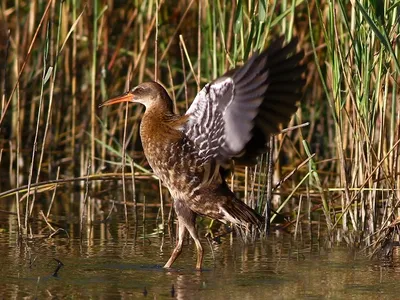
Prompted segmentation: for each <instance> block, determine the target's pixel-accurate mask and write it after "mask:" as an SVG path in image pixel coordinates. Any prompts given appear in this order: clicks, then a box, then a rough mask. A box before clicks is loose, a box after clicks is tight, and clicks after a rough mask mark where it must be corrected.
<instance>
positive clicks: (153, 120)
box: [102, 38, 305, 269]
mask: <svg viewBox="0 0 400 300" xmlns="http://www.w3.org/2000/svg"><path fill="white" fill-rule="evenodd" d="M283 41H284V39H283V38H281V39H279V40H277V41H275V42H274V43H273V44H272V45H271V46H270V47H269V48H268V49H267V50H265V51H264V52H262V53H261V54H257V53H256V54H254V55H253V56H252V57H251V58H250V59H249V60H248V61H247V62H246V63H245V64H244V65H243V66H241V67H239V68H237V69H235V70H232V71H229V72H227V73H226V74H225V75H223V76H222V77H220V78H218V79H216V80H215V81H213V82H211V83H208V84H207V85H206V86H205V87H204V88H203V89H202V90H201V91H200V92H199V94H198V95H197V96H196V98H195V99H194V101H193V103H192V105H191V106H190V108H189V109H188V111H187V112H186V114H185V115H184V116H179V115H176V114H174V112H173V104H172V100H171V99H170V97H169V96H168V94H167V92H166V91H165V89H164V88H163V87H162V86H161V85H160V84H158V83H156V82H146V83H142V84H140V85H139V86H137V87H135V88H134V89H132V90H131V91H130V92H128V93H126V94H125V95H123V96H121V97H118V98H114V99H111V100H108V101H107V102H105V103H103V104H102V105H109V104H114V103H119V102H124V101H130V102H138V103H142V104H143V105H145V106H146V111H145V113H144V115H143V120H142V123H141V126H140V135H141V139H142V143H143V149H144V153H145V155H146V157H147V160H148V162H149V164H150V166H151V167H152V169H153V171H154V173H155V174H156V175H157V176H158V177H159V178H160V179H161V180H162V182H163V183H164V184H165V186H166V187H167V188H168V189H169V191H170V193H171V195H172V197H173V199H174V207H175V211H176V213H177V217H178V241H177V245H176V247H175V249H174V251H173V253H172V255H171V258H170V259H169V261H168V262H167V263H166V265H165V267H166V268H169V267H171V265H172V263H173V262H174V261H175V259H176V258H177V257H178V256H179V254H180V252H181V250H182V242H183V238H184V235H185V231H186V230H188V231H189V233H190V235H191V236H192V238H193V239H194V241H195V243H196V248H197V253H198V257H197V264H196V268H198V269H200V268H201V265H202V259H203V249H202V246H201V244H200V241H199V238H198V235H197V232H196V229H195V219H196V216H197V215H203V216H207V217H210V218H213V219H216V220H219V221H221V222H224V223H226V222H231V223H234V224H236V225H244V226H247V225H248V224H255V225H257V226H260V225H261V224H262V221H263V218H262V217H261V216H260V215H258V214H257V213H256V212H255V211H254V210H253V209H251V208H250V207H248V206H247V205H245V204H244V203H243V202H242V201H240V200H238V199H236V198H235V196H234V194H233V193H232V191H231V190H230V189H229V188H228V186H227V184H226V182H225V179H224V177H223V175H222V171H223V169H224V168H225V167H226V166H228V165H229V161H230V160H231V159H234V160H235V161H236V162H237V163H242V164H246V165H251V164H254V163H255V161H256V158H257V156H258V155H260V154H261V153H263V152H265V151H266V142H267V140H268V137H269V136H270V135H271V134H274V133H277V132H279V130H280V126H282V125H283V126H285V125H286V124H287V123H288V122H289V120H290V118H291V116H292V114H293V113H294V112H295V111H296V109H297V107H296V101H298V100H299V99H300V89H301V87H302V86H303V85H304V81H303V79H302V74H303V73H304V70H305V67H304V66H303V65H301V64H300V61H301V60H302V58H303V56H304V53H303V52H299V53H296V46H297V39H294V40H292V42H290V43H289V44H288V45H287V46H282V45H283Z"/></svg>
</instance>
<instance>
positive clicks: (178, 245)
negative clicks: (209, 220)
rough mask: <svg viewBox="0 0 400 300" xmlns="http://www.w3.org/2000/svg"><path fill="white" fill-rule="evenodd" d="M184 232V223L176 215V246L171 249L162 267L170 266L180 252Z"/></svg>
mask: <svg viewBox="0 0 400 300" xmlns="http://www.w3.org/2000/svg"><path fill="white" fill-rule="evenodd" d="M185 233H186V228H185V225H184V224H183V221H182V220H181V218H180V217H179V216H178V240H177V241H176V246H175V248H174V251H172V254H171V257H170V258H169V260H168V261H167V263H166V264H165V266H164V268H167V269H168V268H170V267H171V266H172V264H173V263H174V261H175V260H176V259H177V258H178V256H179V255H180V254H181V253H182V245H183V239H184V238H185Z"/></svg>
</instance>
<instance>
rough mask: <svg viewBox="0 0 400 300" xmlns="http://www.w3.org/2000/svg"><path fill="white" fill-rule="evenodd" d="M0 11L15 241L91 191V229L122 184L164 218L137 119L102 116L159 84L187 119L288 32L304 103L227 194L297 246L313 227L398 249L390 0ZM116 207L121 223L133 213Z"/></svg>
mask: <svg viewBox="0 0 400 300" xmlns="http://www.w3.org/2000/svg"><path fill="white" fill-rule="evenodd" d="M0 8H1V11H0V53H1V54H0V68H1V70H0V75H1V76H0V79H1V84H0V92H1V97H2V98H1V103H0V112H1V114H0V172H1V176H0V177H1V179H0V188H1V190H0V192H1V193H0V197H1V198H0V201H2V202H3V203H7V204H6V206H7V208H8V210H9V211H13V212H15V213H16V214H17V216H18V224H19V225H18V227H19V229H20V233H21V234H28V233H29V234H32V232H31V230H29V219H28V217H29V216H34V215H35V214H38V213H37V209H35V207H36V205H37V204H36V201H37V199H38V198H41V199H43V198H45V199H46V201H45V203H46V204H45V207H46V209H47V211H48V212H47V214H46V216H45V214H43V215H40V216H39V215H37V217H43V218H49V217H51V205H53V202H54V205H56V202H57V197H55V195H56V194H57V193H59V192H60V189H61V187H65V186H66V185H71V184H72V183H71V182H74V184H75V186H76V187H78V188H80V189H81V190H82V195H83V196H82V197H80V198H79V199H78V201H80V211H81V223H82V224H83V223H84V222H83V219H89V221H90V218H89V215H90V214H88V213H87V211H89V210H90V209H91V208H90V207H91V205H92V206H93V205H96V203H97V202H95V201H94V199H98V198H101V192H100V191H101V190H102V189H104V188H107V187H108V186H109V185H110V184H111V183H110V181H109V180H115V179H116V178H117V179H119V180H121V181H122V183H123V188H122V189H121V190H118V192H119V193H122V195H127V194H128V192H129V193H132V194H133V195H135V189H136V185H135V182H136V181H137V180H147V181H151V182H153V185H152V186H153V187H154V188H155V189H160V193H159V195H160V199H161V202H160V203H161V204H160V206H161V212H162V213H161V215H162V216H164V214H166V212H165V213H164V211H163V209H162V208H163V207H164V206H165V204H166V203H169V200H168V199H166V197H168V195H167V194H166V193H165V191H163V190H162V189H163V188H162V187H161V185H160V184H159V182H158V181H157V178H154V176H152V175H151V173H150V169H149V167H148V165H147V164H146V161H145V159H144V157H143V154H142V152H141V146H140V140H139V136H138V126H139V121H140V115H141V112H142V108H141V107H129V108H128V106H127V105H126V106H125V105H123V106H121V107H117V108H111V109H103V110H99V109H97V106H98V104H99V103H101V102H102V101H104V100H106V99H108V98H109V97H111V96H115V95H118V94H121V93H122V92H124V91H126V90H127V89H128V88H130V87H133V86H135V85H136V84H138V83H140V82H142V81H145V80H158V81H160V82H162V83H163V84H164V85H165V87H166V88H167V89H168V91H169V93H170V95H171V97H172V98H173V100H174V102H175V106H176V110H177V111H179V112H180V113H184V112H185V110H186V108H187V107H188V105H189V104H190V103H191V101H192V99H193V98H194V96H195V95H196V93H197V91H199V89H200V88H201V87H202V86H203V85H204V84H205V83H207V82H209V81H210V80H212V79H213V78H216V77H217V76H219V75H222V74H223V73H224V72H225V71H226V70H228V69H230V68H233V67H234V66H235V65H237V64H241V63H242V62H243V61H245V60H246V59H247V58H248V57H249V56H250V55H251V53H252V52H253V51H257V50H261V49H264V48H265V47H266V46H267V45H268V44H269V42H270V41H271V40H272V39H274V38H276V37H278V36H281V35H284V36H285V37H286V39H287V40H290V38H291V37H292V36H298V37H299V40H300V43H299V44H300V45H301V47H302V48H304V49H305V51H306V57H305V62H306V63H307V64H308V72H307V78H306V79H307V84H306V86H305V87H304V98H303V99H302V102H301V103H300V108H299V111H298V112H297V114H296V116H295V117H294V118H293V120H292V122H291V124H290V128H289V129H287V130H284V131H283V133H282V134H280V135H278V136H276V137H274V139H272V140H271V141H272V142H271V149H272V150H271V151H270V153H269V154H266V155H264V156H263V157H261V158H260V161H259V164H258V165H257V166H255V167H254V168H247V169H237V170H236V172H235V173H234V174H233V175H232V178H230V179H229V182H230V184H231V186H232V188H233V190H235V191H237V192H238V195H240V197H241V198H242V199H243V200H244V201H246V202H247V203H249V204H250V205H252V206H253V207H256V209H258V210H259V211H260V212H261V213H264V212H265V206H266V203H267V201H271V202H272V205H273V208H274V210H275V211H276V212H280V213H282V214H284V215H285V216H286V217H287V218H286V219H280V220H279V223H280V224H283V225H282V226H284V227H286V228H293V229H294V231H295V232H296V233H297V232H298V231H299V230H301V224H311V223H312V222H319V224H321V225H322V224H323V226H325V227H326V229H327V231H328V232H330V233H333V232H340V233H341V234H340V235H338V234H337V235H333V234H332V235H331V236H335V237H340V238H339V239H340V241H346V242H347V243H350V244H352V245H359V244H362V245H365V246H371V245H374V246H375V245H381V243H382V242H384V241H390V240H395V239H398V237H397V219H398V217H399V212H400V211H399V207H398V205H399V199H400V192H399V184H400V177H399V169H400V166H399V163H398V162H399V141H400V137H399V134H398V133H399V117H398V116H399V113H400V105H399V93H398V90H399V88H398V82H399V78H398V75H399V71H400V63H399V60H398V56H399V38H398V36H399V25H398V24H399V23H400V20H399V15H400V14H399V7H398V3H395V1H382V2H380V1H368V0H363V1H358V0H355V1H345V0H338V1H325V0H315V1H314V0H311V1H297V2H295V1H293V2H292V1H285V0H283V1H274V0H272V1H264V0H260V1H253V0H250V1H241V0H239V1H226V0H219V1H194V0H181V1H178V2H177V4H174V5H171V3H170V2H169V1H163V0H159V1H158V0H148V1H146V0H144V1H131V2H130V3H128V4H126V3H124V2H122V1H96V0H95V1H89V2H86V1H80V0H67V1H51V0H50V1H44V0H39V1H23V0H15V1H14V2H13V1H0ZM269 161H270V162H272V163H273V165H274V168H268V165H269V164H268V162H269ZM57 187H58V189H57ZM61 190H62V189H61ZM94 195H96V196H94ZM99 195H100V196H99ZM138 201H139V200H138ZM147 201H149V200H147ZM157 201H158V199H157ZM122 202H123V204H124V205H125V211H126V209H127V206H129V205H130V204H133V205H135V204H138V203H137V200H136V198H135V197H134V196H133V197H125V196H124V197H123V201H122ZM41 205H42V204H41ZM85 211H86V212H85ZM125 218H126V222H131V220H129V218H128V214H127V213H125ZM273 218H274V221H277V219H276V216H274V217H273ZM162 220H163V222H164V221H165V222H166V219H165V220H164V217H163V219H162ZM374 249H376V247H375V248H374Z"/></svg>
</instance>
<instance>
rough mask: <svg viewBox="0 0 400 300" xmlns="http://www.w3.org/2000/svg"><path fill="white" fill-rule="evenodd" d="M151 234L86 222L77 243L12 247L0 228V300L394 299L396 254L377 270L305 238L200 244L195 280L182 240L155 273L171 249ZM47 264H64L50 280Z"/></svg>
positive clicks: (353, 254)
mask: <svg viewBox="0 0 400 300" xmlns="http://www.w3.org/2000/svg"><path fill="white" fill-rule="evenodd" d="M14 219H15V217H13V216H10V217H7V218H4V216H2V219H1V223H2V224H3V225H4V224H6V225H7V226H8V227H7V228H13V226H9V225H10V223H15V220H14ZM5 227H6V226H2V227H0V228H5ZM71 228H72V227H71ZM154 228H156V223H155V221H154V220H153V221H150V222H146V226H142V225H140V226H137V227H134V226H131V228H129V229H126V227H125V225H124V224H123V223H119V222H117V221H113V222H112V223H111V224H95V225H93V227H92V228H91V231H90V232H89V233H88V234H87V236H91V238H90V239H88V238H86V237H84V238H83V240H82V242H81V240H80V239H79V238H77V237H71V238H69V239H68V238H66V237H64V236H63V235H60V236H57V237H54V238H52V239H45V238H35V239H34V240H31V241H27V240H24V241H18V240H17V238H16V234H15V232H11V231H7V230H5V229H3V230H1V231H0V253H1V254H2V255H1V256H0V266H1V268H2V270H1V276H0V278H1V280H0V298H1V299H10V298H18V299H21V298H26V299H31V298H38V299H43V298H50V297H57V298H74V299H80V298H88V297H90V298H93V299H98V298H100V299H112V298H127V299H135V298H141V299H143V298H151V299H171V298H177V299H240V300H243V299H267V298H268V299H320V298H333V299H340V298H345V297H346V298H348V297H350V298H352V299H361V298H363V299H377V298H378V297H379V298H380V299H382V298H397V297H398V295H399V293H400V286H399V285H398V281H399V279H400V274H399V271H400V268H399V264H398V260H396V257H397V256H396V255H397V254H395V258H394V261H393V262H392V263H391V264H390V265H387V266H385V265H384V263H382V262H379V261H371V260H368V259H366V258H365V257H364V255H363V254H361V253H359V252H357V251H352V250H350V249H348V248H343V247H341V246H335V247H327V245H328V244H325V245H324V243H323V242H322V241H318V240H316V239H312V238H311V236H309V235H303V236H302V238H301V239H299V240H298V241H294V238H293V235H291V234H286V233H282V232H278V233H272V234H271V235H270V237H269V238H268V239H266V240H258V241H256V242H253V243H247V244H245V243H243V242H242V241H241V239H240V238H238V237H233V236H231V235H227V236H225V237H223V238H222V239H221V243H220V244H215V243H214V244H210V243H209V242H208V240H206V239H205V238H203V240H202V243H203V245H204V248H205V251H206V256H205V261H204V270H203V271H202V272H198V271H196V270H195V269H194V266H195V257H196V253H195V247H194V245H193V243H192V242H191V241H190V243H189V242H186V244H185V246H184V252H183V254H182V255H181V257H180V258H179V259H178V260H177V261H176V263H175V265H174V268H173V269H172V270H164V269H163V268H162V265H163V263H165V262H166V261H167V259H168V257H169V255H170V251H171V249H172V247H173V245H172V243H173V241H172V240H171V238H170V235H169V234H168V231H167V230H166V234H165V235H162V234H159V235H154V234H152V233H153V230H154ZM143 236H145V238H143ZM202 236H204V234H203V233H202ZM211 245H212V250H213V251H211ZM55 259H58V260H60V261H61V262H62V263H63V264H64V266H63V267H61V269H60V270H59V271H58V272H57V274H56V275H55V274H54V272H55V269H56V267H57V262H56V261H55Z"/></svg>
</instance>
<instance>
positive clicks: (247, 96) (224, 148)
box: [184, 37, 306, 164]
mask: <svg viewBox="0 0 400 300" xmlns="http://www.w3.org/2000/svg"><path fill="white" fill-rule="evenodd" d="M283 43H284V38H283V37H281V38H279V39H278V40H276V41H275V42H274V43H272V44H271V46H270V47H269V48H268V49H267V50H265V51H263V52H262V53H260V54H258V53H255V54H254V55H253V56H252V57H251V58H250V59H249V60H248V61H247V62H246V63H245V64H244V65H243V66H241V67H239V68H236V69H234V70H231V71H228V72H227V73H226V74H225V75H223V76H222V77H220V78H218V79H216V80H214V81H213V82H211V83H209V84H207V85H206V86H205V87H204V88H203V89H202V90H201V91H200V92H199V94H198V95H197V96H196V98H195V100H194V101H193V103H192V105H191V106H190V108H189V109H188V111H187V115H190V117H189V121H188V122H187V124H186V126H185V127H184V133H185V134H186V136H187V137H188V138H189V139H191V140H192V141H193V142H194V145H196V147H197V148H198V150H199V154H200V155H201V156H202V157H204V158H205V160H208V159H216V160H218V161H220V162H226V161H227V160H229V159H231V158H234V159H235V160H236V161H237V162H239V163H244V164H250V163H254V162H255V159H256V157H257V156H258V155H260V154H261V153H263V152H265V151H266V142H267V141H268V137H269V135H271V134H274V133H277V132H279V130H280V128H281V127H280V126H286V125H287V123H288V122H289V120H290V118H291V116H292V114H293V113H294V112H295V111H296V110H297V106H296V102H297V101H299V100H300V97H301V93H300V92H301V88H302V87H303V85H304V80H303V79H302V76H303V73H304V72H305V69H306V67H305V66H304V65H301V64H300V61H301V60H302V59H303V57H304V52H303V51H301V52H298V53H296V47H297V43H298V40H297V38H295V39H293V40H292V41H291V42H290V43H288V44H287V45H286V46H283Z"/></svg>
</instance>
